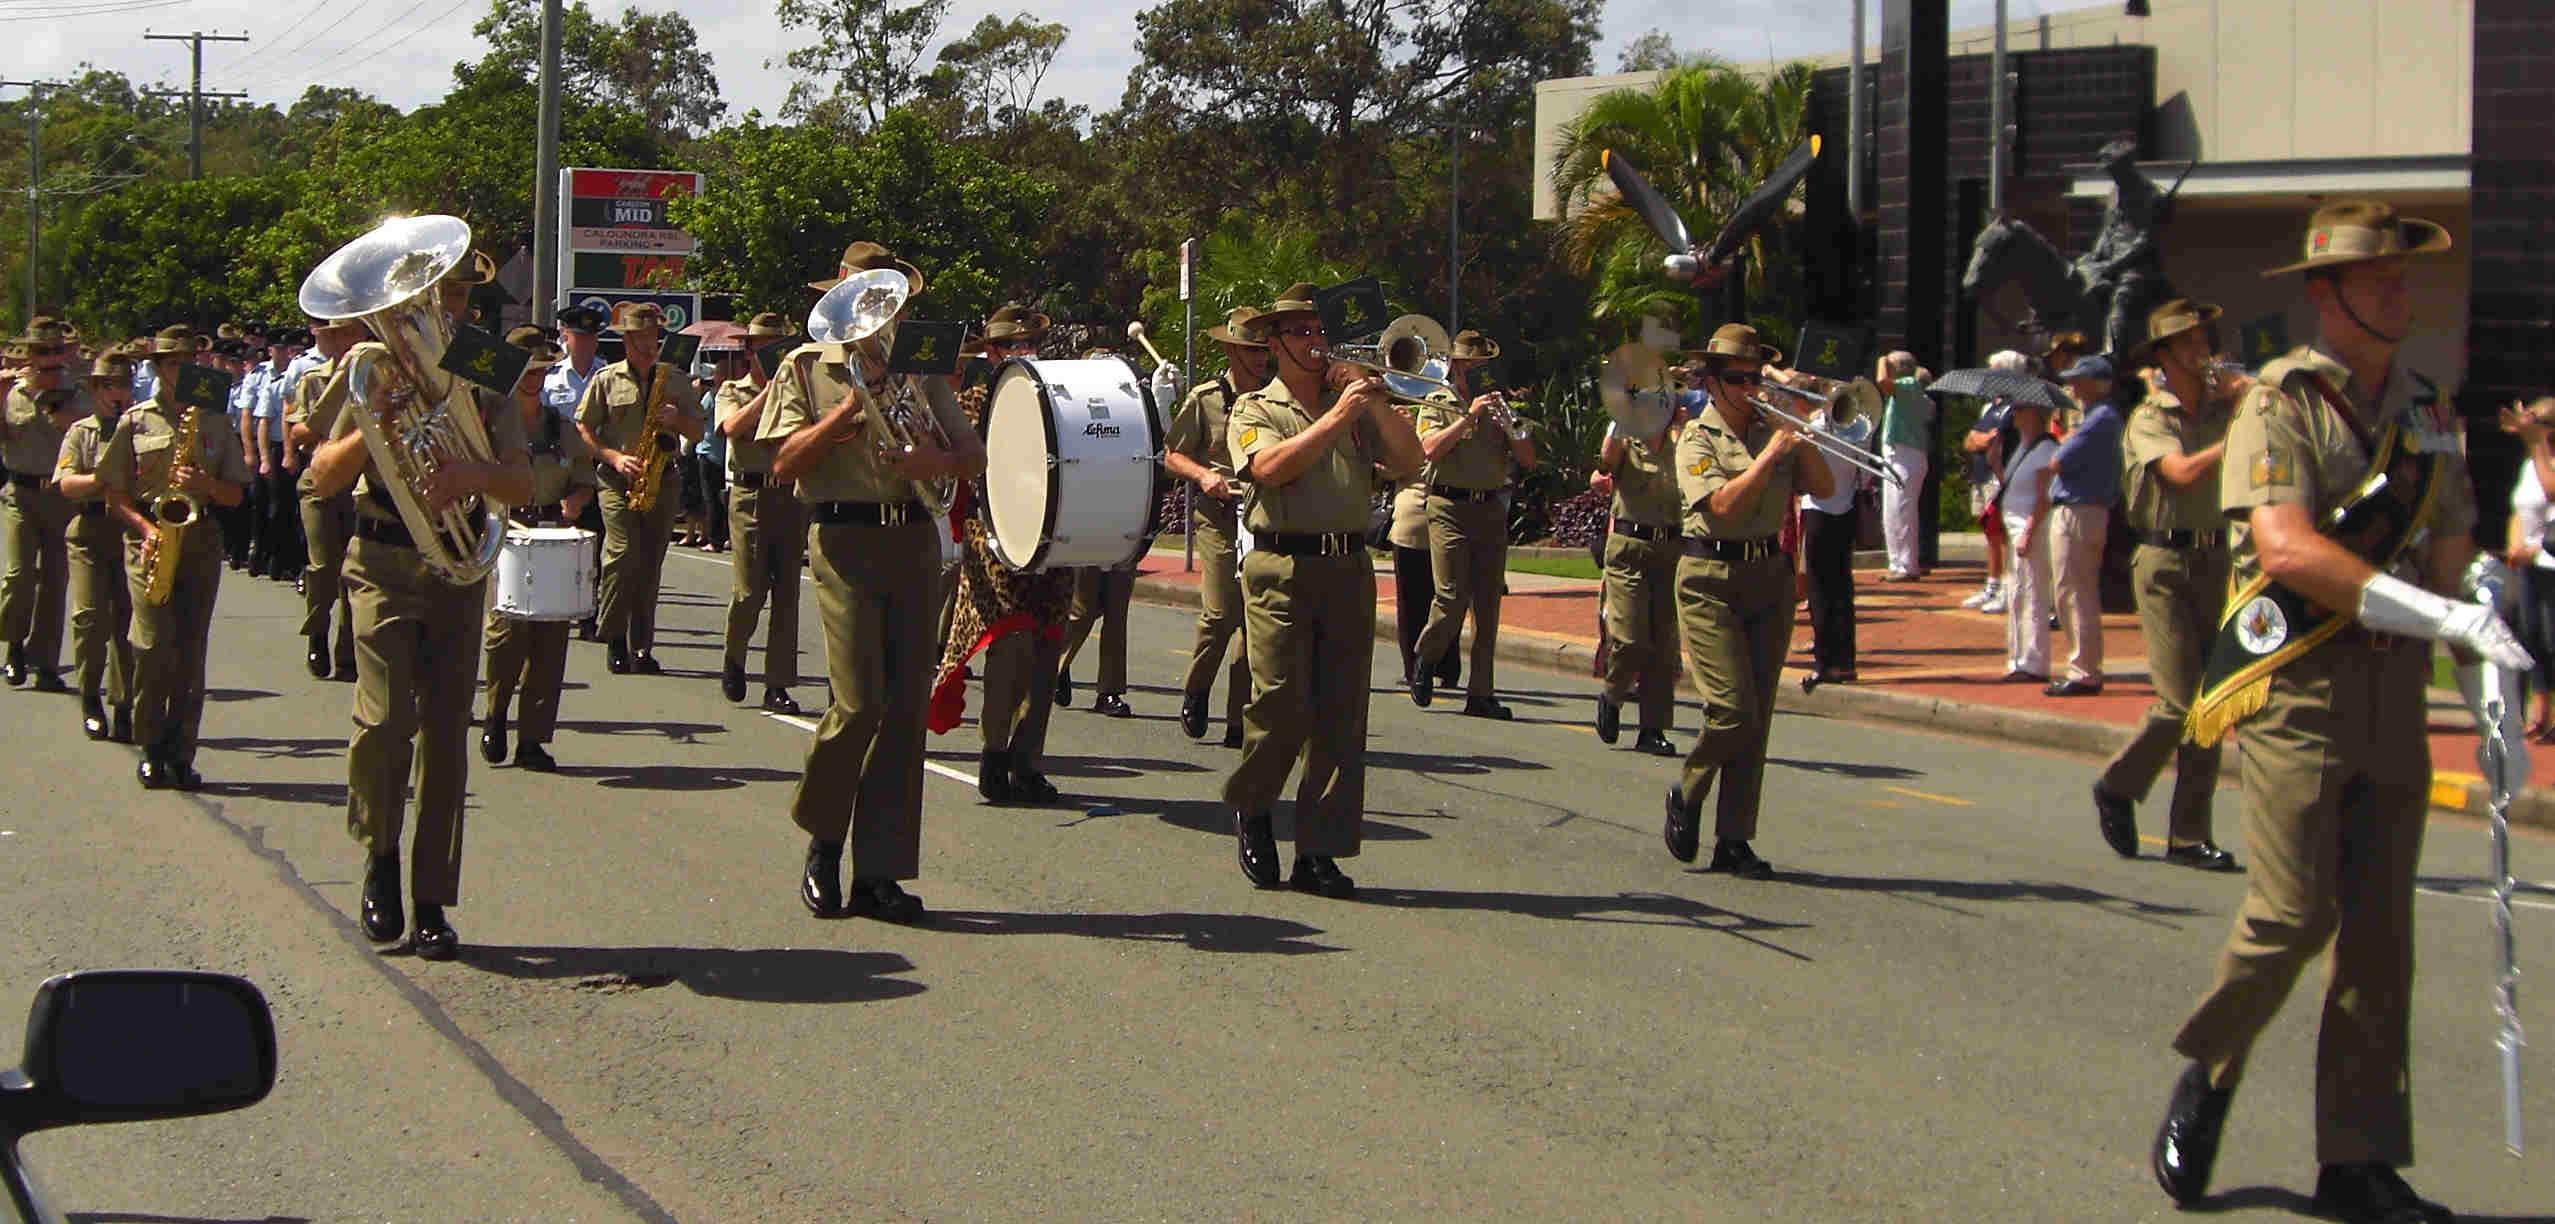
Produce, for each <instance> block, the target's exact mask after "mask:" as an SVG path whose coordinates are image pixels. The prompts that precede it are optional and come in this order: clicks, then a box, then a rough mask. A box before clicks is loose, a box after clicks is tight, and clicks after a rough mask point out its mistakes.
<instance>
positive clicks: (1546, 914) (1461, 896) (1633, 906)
mask: <svg viewBox="0 0 2555 1224" xmlns="http://www.w3.org/2000/svg"><path fill="white" fill-rule="evenodd" d="M1357 899H1358V900H1360V901H1363V902H1365V903H1367V904H1369V905H1382V906H1388V907H1392V908H1396V909H1465V910H1500V911H1503V912H1506V913H1511V914H1524V915H1526V916H1528V917H1530V918H1561V919H1568V920H1570V921H1573V922H1613V923H1629V924H1632V925H1636V926H1666V927H1691V928H1693V929H1696V930H1701V931H1712V932H1715V933H1717V934H1722V935H1728V936H1730V937H1732V938H1734V939H1740V940H1744V941H1746V942H1748V943H1752V944H1755V945H1756V946H1758V947H1760V948H1763V949H1765V950H1766V951H1769V952H1775V953H1780V954H1781V955H1784V956H1788V957H1791V958H1792V959H1793V960H1797V961H1803V962H1808V961H1810V960H1812V959H1813V958H1811V957H1809V956H1806V955H1803V954H1802V953H1799V952H1795V951H1793V950H1792V949H1790V948H1786V947H1783V946H1782V945H1780V944H1775V943H1771V942H1768V941H1766V940H1763V939H1759V938H1757V937H1756V933H1757V932H1760V931H1797V930H1803V929H1806V928H1808V927H1809V926H1810V924H1809V923H1806V922H1776V921H1775V920H1773V919H1771V918H1759V917H1756V916H1754V915H1751V914H1742V913H1740V912H1739V911H1737V910H1730V909H1723V908H1721V907H1720V906H1717V905H1706V904H1704V903H1703V902H1701V901H1697V900H1695V899H1694V898H1692V897H1680V896H1676V895H1674V894H1670V893H1644V892H1624V893H1608V894H1604V895H1587V896H1573V895H1569V894H1566V893H1520V892H1456V891H1450V890H1444V889H1433V888H1365V887H1361V888H1359V889H1358V890H1357Z"/></svg>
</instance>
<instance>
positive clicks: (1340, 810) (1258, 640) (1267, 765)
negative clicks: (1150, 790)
mask: <svg viewBox="0 0 2555 1224" xmlns="http://www.w3.org/2000/svg"><path fill="white" fill-rule="evenodd" d="M1242 591H1243V595H1244V598H1245V600H1246V601H1247V602H1246V603H1245V604H1244V608H1245V612H1244V616H1245V617H1246V618H1247V627H1246V628H1244V629H1243V631H1242V640H1243V642H1244V644H1245V645H1246V646H1247V647H1248V649H1249V652H1250V656H1251V704H1250V705H1249V706H1248V707H1247V708H1245V709H1244V711H1243V715H1242V719H1243V724H1242V725H1243V734H1242V760H1241V763H1240V764H1237V765H1235V766H1234V768H1233V774H1232V776H1231V777H1228V778H1226V779H1225V782H1224V802H1225V803H1226V805H1228V806H1230V807H1235V808H1239V809H1241V810H1243V811H1246V812H1256V811H1262V810H1265V809H1267V808H1270V807H1273V806H1275V805H1276V803H1277V799H1278V793H1279V792H1280V791H1281V790H1283V789H1284V788H1285V786H1286V775H1287V773H1288V772H1289V771H1291V770H1293V769H1294V768H1295V765H1296V760H1297V758H1298V757H1299V756H1300V757H1302V759H1303V763H1304V774H1303V777H1302V778H1301V779H1299V780H1298V781H1297V783H1296V789H1295V850H1296V853H1298V854H1318V855H1327V856H1330V857H1333V858H1347V857H1349V856H1351V855H1354V854H1356V853H1357V852H1358V846H1359V844H1360V842H1361V840H1362V838H1363V836H1364V827H1363V825H1364V819H1365V813H1366V701H1367V696H1368V689H1369V687H1370V686H1369V684H1368V680H1369V675H1368V673H1369V672H1370V670H1371V669H1372V668H1373V666H1374V662H1375V563H1374V562H1373V561H1372V560H1371V559H1369V558H1368V557H1367V555H1366V550H1365V549H1362V548H1361V549H1358V550H1357V551H1356V552H1354V553H1352V554H1351V555H1348V556H1344V557H1288V556H1281V555H1279V554H1277V553H1273V552H1270V551H1268V550H1266V549H1254V550H1253V551H1251V552H1249V553H1247V554H1245V555H1244V556H1243V558H1242Z"/></svg>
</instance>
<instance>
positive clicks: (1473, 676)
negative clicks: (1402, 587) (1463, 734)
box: [1412, 493, 1508, 697]
mask: <svg viewBox="0 0 2555 1224" xmlns="http://www.w3.org/2000/svg"><path fill="white" fill-rule="evenodd" d="M1428 553H1429V558H1428V564H1429V572H1430V573H1432V574H1434V575H1435V576H1436V579H1437V601H1436V602H1435V603H1433V604H1431V605H1429V609H1428V627H1427V628H1425V629H1422V630H1420V634H1419V642H1418V643H1417V644H1416V645H1414V646H1413V647H1412V650H1413V652H1414V656H1415V657H1417V658H1421V659H1435V658H1440V657H1443V656H1444V654H1445V652H1446V648H1447V647H1449V646H1452V645H1454V644H1455V635H1457V634H1459V633H1462V632H1463V631H1464V615H1465V613H1467V612H1469V613H1471V614H1472V617H1473V657H1472V669H1471V671H1470V673H1469V675H1470V679H1469V680H1467V681H1466V683H1465V689H1464V691H1465V694H1466V695H1467V696H1472V697H1488V696H1490V695H1491V694H1492V692H1493V687H1492V682H1493V680H1494V678H1495V676H1494V671H1495V669H1496V668H1497V666H1498V659H1499V597H1500V596H1501V595H1502V594H1503V593H1505V584H1506V583H1507V581H1508V511H1507V508H1506V507H1504V506H1502V505H1501V504H1500V502H1499V499H1498V498H1496V497H1492V498H1487V499H1485V500H1482V501H1473V502H1459V501H1449V500H1447V499H1446V498H1443V497H1439V496H1437V495H1436V494H1433V493H1432V494H1430V495H1429V498H1428Z"/></svg>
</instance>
